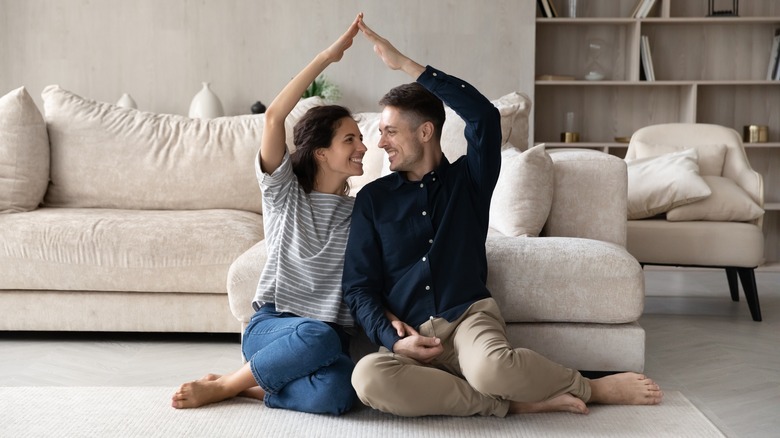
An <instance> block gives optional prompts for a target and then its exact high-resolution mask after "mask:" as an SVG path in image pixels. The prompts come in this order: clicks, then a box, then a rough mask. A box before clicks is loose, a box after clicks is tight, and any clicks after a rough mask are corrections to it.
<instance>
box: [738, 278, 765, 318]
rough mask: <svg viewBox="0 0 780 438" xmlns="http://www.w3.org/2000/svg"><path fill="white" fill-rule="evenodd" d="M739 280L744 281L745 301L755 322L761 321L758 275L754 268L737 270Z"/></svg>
mask: <svg viewBox="0 0 780 438" xmlns="http://www.w3.org/2000/svg"><path fill="white" fill-rule="evenodd" d="M737 273H739V279H740V280H742V289H743V290H744V291H745V301H747V303H748V308H750V315H751V316H752V317H753V321H761V306H760V305H759V303H758V290H757V287H756V273H755V270H754V269H753V268H737Z"/></svg>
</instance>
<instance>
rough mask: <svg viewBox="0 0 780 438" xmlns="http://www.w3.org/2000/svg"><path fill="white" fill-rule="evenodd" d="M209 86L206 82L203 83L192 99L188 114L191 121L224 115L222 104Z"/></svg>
mask: <svg viewBox="0 0 780 438" xmlns="http://www.w3.org/2000/svg"><path fill="white" fill-rule="evenodd" d="M209 85H210V84H209V83H208V82H203V88H201V90H200V91H199V92H198V94H196V95H195V97H193V98H192V102H191V103H190V112H189V116H190V118H191V119H213V118H216V117H222V116H224V115H225V111H224V110H223V109H222V102H221V101H220V100H219V97H217V95H216V94H214V92H213V91H211V88H209Z"/></svg>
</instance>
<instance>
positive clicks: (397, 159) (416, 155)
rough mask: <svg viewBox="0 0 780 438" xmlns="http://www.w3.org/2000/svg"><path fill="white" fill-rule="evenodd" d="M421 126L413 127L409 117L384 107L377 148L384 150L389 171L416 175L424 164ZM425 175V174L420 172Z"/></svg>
mask: <svg viewBox="0 0 780 438" xmlns="http://www.w3.org/2000/svg"><path fill="white" fill-rule="evenodd" d="M422 128H423V126H422V125H419V126H415V123H413V120H411V117H409V116H408V115H406V114H404V113H403V112H402V111H400V110H399V109H398V108H396V107H393V106H386V107H385V108H384V109H383V110H382V118H381V120H380V122H379V133H380V134H381V137H380V138H379V143H378V146H379V147H380V148H382V149H384V150H385V152H386V153H387V157H388V160H389V161H390V170H392V171H394V172H409V173H412V174H417V173H418V170H419V168H420V167H421V166H423V164H424V160H423V158H424V156H425V149H424V146H423V142H422V137H421V130H422ZM422 173H425V172H422Z"/></svg>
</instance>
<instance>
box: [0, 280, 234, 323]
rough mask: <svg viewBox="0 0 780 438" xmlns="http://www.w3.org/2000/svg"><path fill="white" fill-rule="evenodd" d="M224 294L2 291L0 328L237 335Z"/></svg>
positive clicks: (0, 291)
mask: <svg viewBox="0 0 780 438" xmlns="http://www.w3.org/2000/svg"><path fill="white" fill-rule="evenodd" d="M227 301H228V298H227V294H225V293H221V294H212V293H163V292H154V293H149V292H100V291H97V292H93V291H67V292H64V291H42V290H0V330H7V331H11V330H13V331H96V332H100V331H105V332H194V333H238V332H240V330H241V324H240V323H239V322H238V321H236V319H235V317H234V316H233V315H232V314H231V313H230V308H229V306H228V302H227Z"/></svg>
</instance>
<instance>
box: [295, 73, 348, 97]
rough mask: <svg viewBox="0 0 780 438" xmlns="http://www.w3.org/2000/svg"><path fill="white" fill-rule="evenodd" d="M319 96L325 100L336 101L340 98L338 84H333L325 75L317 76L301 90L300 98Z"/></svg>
mask: <svg viewBox="0 0 780 438" xmlns="http://www.w3.org/2000/svg"><path fill="white" fill-rule="evenodd" d="M312 96H319V97H321V98H323V99H325V100H326V101H327V102H336V101H337V100H339V99H340V98H341V92H340V91H339V87H338V85H336V84H334V83H333V82H331V81H330V80H328V78H326V77H325V75H319V76H317V79H315V80H314V82H312V83H311V85H309V87H308V88H307V89H306V91H304V92H303V95H302V96H301V98H306V97H312Z"/></svg>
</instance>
